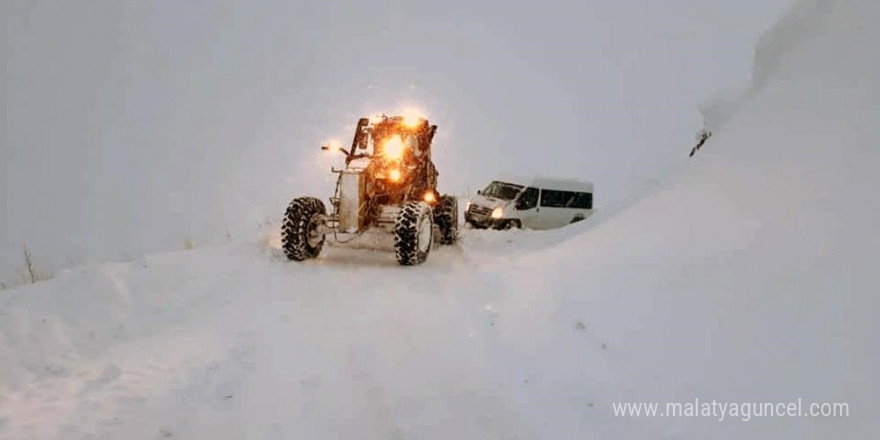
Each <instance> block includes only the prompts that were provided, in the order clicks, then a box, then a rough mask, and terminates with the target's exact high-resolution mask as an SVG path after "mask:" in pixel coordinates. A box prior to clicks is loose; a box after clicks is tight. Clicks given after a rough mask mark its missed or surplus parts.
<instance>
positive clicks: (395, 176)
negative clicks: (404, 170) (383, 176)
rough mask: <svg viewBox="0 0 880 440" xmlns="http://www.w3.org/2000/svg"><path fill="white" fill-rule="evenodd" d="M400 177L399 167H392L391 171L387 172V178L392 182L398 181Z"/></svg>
mask: <svg viewBox="0 0 880 440" xmlns="http://www.w3.org/2000/svg"><path fill="white" fill-rule="evenodd" d="M400 177H401V175H400V169H399V168H393V169H392V170H391V171H389V172H388V180H390V181H392V182H400Z"/></svg>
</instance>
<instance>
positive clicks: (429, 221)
mask: <svg viewBox="0 0 880 440" xmlns="http://www.w3.org/2000/svg"><path fill="white" fill-rule="evenodd" d="M433 241H434V223H433V216H432V214H431V207H430V206H428V204H427V203H425V202H409V203H407V204H405V205H403V207H402V208H401V209H400V213H399V214H397V221H396V222H395V224H394V251H395V254H396V256H397V262H398V263H400V264H402V265H404V266H415V265H417V264H422V263H424V262H425V260H427V259H428V254H429V253H431V245H432V244H433Z"/></svg>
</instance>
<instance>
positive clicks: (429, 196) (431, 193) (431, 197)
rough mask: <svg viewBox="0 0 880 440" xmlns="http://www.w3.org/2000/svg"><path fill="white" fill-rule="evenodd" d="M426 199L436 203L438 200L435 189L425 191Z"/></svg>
mask: <svg viewBox="0 0 880 440" xmlns="http://www.w3.org/2000/svg"><path fill="white" fill-rule="evenodd" d="M424 198H425V201H426V202H428V203H434V202H436V201H437V196H435V195H434V191H428V192H426V193H425V197H424Z"/></svg>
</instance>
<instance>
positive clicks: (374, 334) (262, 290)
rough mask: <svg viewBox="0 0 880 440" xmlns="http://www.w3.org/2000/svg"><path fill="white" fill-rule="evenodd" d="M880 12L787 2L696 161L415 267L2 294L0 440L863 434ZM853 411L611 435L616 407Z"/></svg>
mask: <svg viewBox="0 0 880 440" xmlns="http://www.w3.org/2000/svg"><path fill="white" fill-rule="evenodd" d="M878 18H880V4H877V3H876V2H874V1H871V0H862V1H855V0H841V1H825V2H818V1H811V0H802V1H800V2H799V3H798V4H797V6H796V8H795V9H794V10H793V11H792V13H791V14H789V16H787V18H786V19H785V20H784V21H783V22H782V23H781V25H780V26H779V27H777V28H776V29H775V30H774V31H773V32H770V33H769V34H768V35H767V36H766V38H765V39H764V40H763V41H762V44H761V47H760V48H759V56H758V58H757V62H758V65H757V66H756V72H762V73H761V74H760V75H758V76H759V77H760V81H758V82H757V83H756V84H755V87H753V89H752V90H750V91H749V92H748V93H747V94H746V95H745V98H744V99H743V101H741V102H739V103H737V105H736V106H734V108H733V110H731V111H732V113H730V117H729V118H728V119H726V123H724V124H722V125H721V126H720V127H719V128H717V129H716V132H715V135H714V136H713V138H712V140H711V141H710V142H709V143H708V144H707V145H706V146H705V147H704V148H703V149H702V150H701V151H700V152H699V153H698V154H697V156H695V158H694V160H693V161H692V164H691V166H690V167H689V168H688V169H686V170H685V171H684V172H683V173H681V174H680V175H679V176H677V177H676V178H674V179H672V180H670V181H668V182H666V183H664V184H663V185H661V186H660V187H658V188H657V189H656V190H655V191H654V192H652V193H651V194H650V195H648V196H646V197H644V198H643V199H641V200H639V201H637V202H635V203H633V204H632V205H631V206H629V207H627V208H626V209H623V210H622V211H620V212H618V213H617V214H616V215H613V216H611V217H610V218H600V217H597V218H595V219H592V220H591V221H588V222H584V223H583V224H578V225H575V226H573V227H570V228H567V229H564V230H560V231H554V232H548V233H528V232H521V233H516V232H514V233H510V234H505V233H493V232H486V233H471V234H467V235H466V236H465V237H464V241H463V243H462V244H461V246H460V247H459V248H448V249H441V250H439V251H437V252H436V253H435V254H433V255H432V258H431V259H430V260H429V262H428V263H427V264H426V265H424V266H421V267H417V268H402V267H397V266H396V264H395V263H394V261H393V257H392V256H390V255H387V254H373V253H369V252H356V253H352V252H344V251H340V250H330V252H327V254H326V255H325V256H323V257H322V258H321V259H319V260H317V261H313V262H309V263H307V264H293V263H288V262H286V261H284V259H283V258H282V257H280V255H279V253H278V252H277V251H276V250H273V249H272V248H271V246H267V245H266V244H262V243H261V244H238V245H230V246H225V247H216V248H205V249H199V250H195V251H191V252H182V253H177V254H170V255H161V256H155V257H149V258H144V259H140V260H137V261H134V262H131V263H124V264H110V265H104V266H94V267H84V268H79V269H75V270H71V271H68V272H66V273H64V274H61V275H60V276H59V277H58V278H57V279H55V280H52V281H50V282H46V283H42V284H37V285H34V286H29V287H24V288H18V289H13V290H9V291H4V292H0V437H2V438H10V439H25V438H157V437H158V438H162V437H166V438H168V437H172V438H230V439H232V438H266V439H269V438H375V439H385V438H419V439H422V438H436V439H448V438H682V439H703V438H713V439H743V438H749V439H757V438H767V439H803V438H816V439H827V438H869V437H871V436H873V435H874V434H875V433H876V432H877V431H878V429H880V422H878V421H877V420H878V419H877V417H876V416H875V415H874V414H871V411H872V410H874V409H875V408H877V407H878V405H880V402H878V397H877V396H878V384H877V380H876V372H877V371H880V365H878V359H877V356H878V354H877V346H876V343H875V342H874V336H875V335H877V334H880V325H878V324H876V321H875V319H873V312H874V310H876V309H877V308H878V306H880V300H878V298H877V295H876V291H877V288H878V286H880V272H878V271H877V270H876V267H875V266H876V265H875V263H874V262H875V261H878V258H880V234H877V233H876V225H877V224H878V223H880V202H878V201H877V198H876V197H875V196H874V194H873V190H874V188H876V187H878V184H880V175H878V173H877V171H876V170H877V169H878V166H880V151H878V150H877V148H876V142H877V139H880V127H878V126H877V125H876V121H877V120H880V79H878V78H880V59H878V55H877V52H876V51H870V50H868V49H867V48H864V46H866V45H867V44H869V42H872V41H877V39H878V37H880V31H878V30H877V28H876V27H875V26H874V24H875V23H876V22H877V19H878ZM697 397H698V398H700V399H704V400H711V399H716V400H719V401H730V402H777V401H778V402H788V401H792V400H796V399H798V398H802V399H804V400H805V401H821V402H825V401H828V402H847V403H848V404H849V406H850V416H849V417H846V418H796V419H792V418H783V417H763V418H753V419H752V420H750V421H748V422H744V421H741V420H730V419H728V420H725V421H724V422H718V421H716V420H714V419H711V418H674V419H673V418H659V417H658V418H626V417H615V416H614V415H613V412H612V409H611V404H612V403H613V402H627V401H658V402H666V401H690V400H693V399H694V398H697Z"/></svg>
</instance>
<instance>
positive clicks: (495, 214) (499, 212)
mask: <svg viewBox="0 0 880 440" xmlns="http://www.w3.org/2000/svg"><path fill="white" fill-rule="evenodd" d="M502 215H504V210H503V209H501V208H500V207H498V208H495V209H493V210H492V218H501V216H502Z"/></svg>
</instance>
